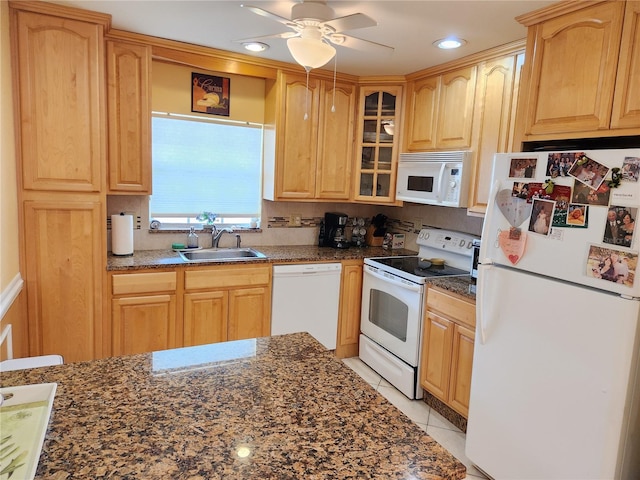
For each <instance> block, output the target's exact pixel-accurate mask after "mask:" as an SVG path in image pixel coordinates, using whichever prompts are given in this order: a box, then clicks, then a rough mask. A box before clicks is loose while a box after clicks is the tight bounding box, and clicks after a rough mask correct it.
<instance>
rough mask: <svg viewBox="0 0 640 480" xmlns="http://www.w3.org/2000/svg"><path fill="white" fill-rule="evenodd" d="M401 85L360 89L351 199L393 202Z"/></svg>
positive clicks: (378, 202) (383, 202)
mask: <svg viewBox="0 0 640 480" xmlns="http://www.w3.org/2000/svg"><path fill="white" fill-rule="evenodd" d="M402 90H403V88H402V86H401V85H393V86H383V87H378V86H363V87H361V88H360V102H359V105H358V112H359V114H358V115H359V116H358V133H357V137H356V140H357V153H356V169H355V200H356V201H363V202H367V203H376V204H390V203H395V190H396V185H395V182H396V163H397V161H398V153H399V152H398V149H399V147H400V145H399V141H398V132H397V131H396V128H397V127H399V124H400V123H401V122H400V118H401V117H400V115H401V111H402V108H401V106H402Z"/></svg>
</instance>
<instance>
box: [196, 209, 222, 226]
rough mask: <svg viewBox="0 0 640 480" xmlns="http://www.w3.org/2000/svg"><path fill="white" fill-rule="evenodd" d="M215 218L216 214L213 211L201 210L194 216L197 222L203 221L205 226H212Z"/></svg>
mask: <svg viewBox="0 0 640 480" xmlns="http://www.w3.org/2000/svg"><path fill="white" fill-rule="evenodd" d="M216 218H218V215H217V214H215V213H213V212H202V213H201V214H200V215H198V216H197V217H196V220H198V221H199V222H204V226H205V228H206V227H209V228H213V222H215V221H216Z"/></svg>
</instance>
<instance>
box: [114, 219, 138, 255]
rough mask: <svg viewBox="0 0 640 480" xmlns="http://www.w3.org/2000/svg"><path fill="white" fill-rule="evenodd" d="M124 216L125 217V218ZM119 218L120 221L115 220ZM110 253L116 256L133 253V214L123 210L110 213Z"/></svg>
mask: <svg viewBox="0 0 640 480" xmlns="http://www.w3.org/2000/svg"><path fill="white" fill-rule="evenodd" d="M125 217H127V218H126V219H125ZM115 218H121V219H122V221H115ZM111 253H112V254H113V255H115V256H117V257H130V256H132V255H133V216H132V215H128V214H126V213H125V212H120V214H119V215H111Z"/></svg>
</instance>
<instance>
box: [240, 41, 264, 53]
mask: <svg viewBox="0 0 640 480" xmlns="http://www.w3.org/2000/svg"><path fill="white" fill-rule="evenodd" d="M242 46H243V47H244V48H245V49H246V50H249V51H250V52H264V51H265V50H268V49H269V45H267V44H266V43H262V42H244V43H243V44H242Z"/></svg>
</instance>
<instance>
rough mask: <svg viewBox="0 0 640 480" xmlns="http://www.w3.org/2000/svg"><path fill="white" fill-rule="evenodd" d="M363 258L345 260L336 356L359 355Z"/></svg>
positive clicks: (341, 283) (343, 263)
mask: <svg viewBox="0 0 640 480" xmlns="http://www.w3.org/2000/svg"><path fill="white" fill-rule="evenodd" d="M362 265H363V261H362V260H344V261H343V262H342V278H341V282H340V310H339V314H338V315H339V316H338V339H337V342H336V357H338V358H348V357H355V356H357V355H358V337H359V335H360V306H361V304H362Z"/></svg>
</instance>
